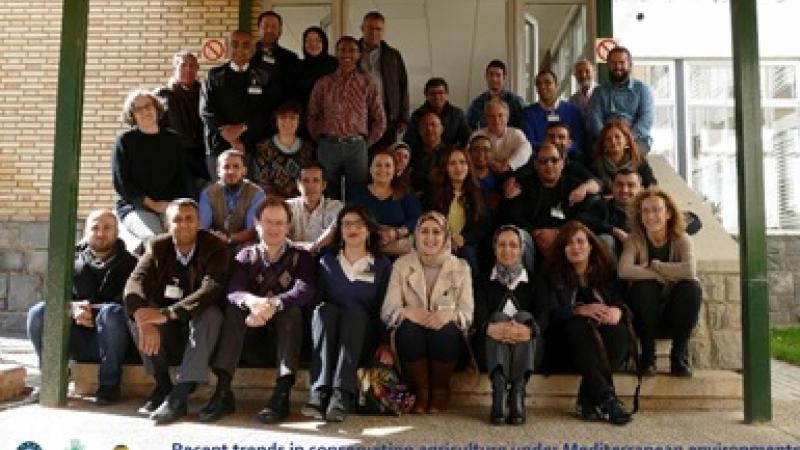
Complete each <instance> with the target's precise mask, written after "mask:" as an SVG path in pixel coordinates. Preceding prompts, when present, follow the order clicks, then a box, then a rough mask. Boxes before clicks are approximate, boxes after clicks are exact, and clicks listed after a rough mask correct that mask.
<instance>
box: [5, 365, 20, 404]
mask: <svg viewBox="0 0 800 450" xmlns="http://www.w3.org/2000/svg"><path fill="white" fill-rule="evenodd" d="M24 393H25V368H24V367H22V366H20V365H18V364H0V402H2V401H6V400H11V399H13V398H16V397H20V396H22V394H24Z"/></svg>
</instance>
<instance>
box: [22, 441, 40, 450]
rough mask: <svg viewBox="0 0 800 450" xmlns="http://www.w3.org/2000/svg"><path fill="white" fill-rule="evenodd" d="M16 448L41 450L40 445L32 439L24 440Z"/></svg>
mask: <svg viewBox="0 0 800 450" xmlns="http://www.w3.org/2000/svg"><path fill="white" fill-rule="evenodd" d="M17 450H42V446H41V445H39V444H37V443H36V442H33V441H25V442H23V443H22V444H19V447H17Z"/></svg>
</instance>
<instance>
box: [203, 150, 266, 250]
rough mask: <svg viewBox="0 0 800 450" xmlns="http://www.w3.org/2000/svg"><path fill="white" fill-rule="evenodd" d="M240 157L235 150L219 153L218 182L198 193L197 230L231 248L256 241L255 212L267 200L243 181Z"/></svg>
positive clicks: (242, 160)
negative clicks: (209, 233) (198, 221)
mask: <svg viewBox="0 0 800 450" xmlns="http://www.w3.org/2000/svg"><path fill="white" fill-rule="evenodd" d="M244 158H245V157H244V153H242V152H240V151H238V150H225V151H224V152H222V153H220V154H219V158H217V176H218V177H219V181H217V182H216V183H214V184H211V185H209V186H208V187H207V188H206V189H205V190H204V191H203V192H202V193H201V194H200V228H202V229H204V230H209V231H211V232H212V233H214V234H215V235H216V236H217V237H218V238H220V239H222V240H223V241H225V242H226V243H227V244H228V245H231V246H237V245H239V244H245V243H249V242H251V241H255V240H256V228H255V216H256V209H257V208H258V205H260V204H261V203H262V202H263V201H264V200H265V199H266V198H267V196H266V194H264V190H263V189H261V188H260V187H259V186H257V185H256V184H255V183H253V182H251V181H250V180H248V179H246V178H245V175H247V166H246V165H245V159H244Z"/></svg>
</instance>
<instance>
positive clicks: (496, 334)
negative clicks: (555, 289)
mask: <svg viewBox="0 0 800 450" xmlns="http://www.w3.org/2000/svg"><path fill="white" fill-rule="evenodd" d="M520 231H521V230H520V229H519V228H517V227H515V226H514V225H503V226H502V227H500V228H499V229H498V230H497V232H496V233H495V235H494V239H493V247H494V254H495V259H496V263H495V266H494V268H493V269H492V273H491V274H490V275H489V276H488V277H487V276H484V277H481V278H480V280H479V281H478V283H477V284H476V287H475V330H476V337H475V343H476V346H478V347H483V348H485V355H486V357H485V359H486V369H487V372H488V374H489V379H490V380H491V382H492V411H491V414H490V420H491V422H492V423H493V424H495V425H501V424H504V423H508V424H511V425H520V424H523V423H525V387H526V385H527V384H528V379H529V378H530V376H531V375H532V374H533V370H534V367H535V366H538V364H539V360H538V358H536V356H535V355H541V349H540V345H541V344H542V333H543V332H544V330H545V329H546V328H547V323H548V322H549V320H550V312H551V309H552V308H551V304H552V303H551V297H550V293H549V291H548V290H547V287H546V286H545V284H544V282H543V280H542V279H541V278H540V277H538V276H536V275H534V274H532V273H530V274H529V273H528V272H527V271H526V270H525V267H524V266H523V264H522V247H523V242H522V235H521V233H520ZM478 350H482V349H480V348H479V349H478ZM480 353H483V352H482V351H476V354H480Z"/></svg>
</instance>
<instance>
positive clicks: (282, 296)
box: [228, 243, 315, 307]
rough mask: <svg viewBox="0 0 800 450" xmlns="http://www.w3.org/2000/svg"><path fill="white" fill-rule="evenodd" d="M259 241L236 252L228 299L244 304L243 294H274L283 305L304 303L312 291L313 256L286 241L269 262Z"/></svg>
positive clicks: (313, 290)
mask: <svg viewBox="0 0 800 450" xmlns="http://www.w3.org/2000/svg"><path fill="white" fill-rule="evenodd" d="M264 252H265V250H264V247H263V246H262V244H261V243H258V244H253V245H250V246H247V247H245V248H243V249H241V250H240V251H239V253H238V254H237V255H236V259H235V260H234V262H233V268H232V269H231V280H230V283H229V284H228V301H230V302H231V303H233V304H235V305H238V306H240V307H243V306H244V297H245V295H244V294H247V293H249V294H253V295H256V296H258V297H267V296H274V297H276V298H277V299H278V300H280V301H281V302H282V303H283V305H284V307H289V306H304V305H306V304H308V303H311V302H312V301H313V299H314V294H315V286H314V285H315V282H314V257H313V256H311V253H309V252H307V251H305V250H301V249H299V248H295V247H291V246H289V245H288V244H287V246H286V249H285V251H284V252H283V254H282V255H281V256H280V258H278V260H277V261H275V262H269V260H268V259H267V257H266V255H265V254H264Z"/></svg>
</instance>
